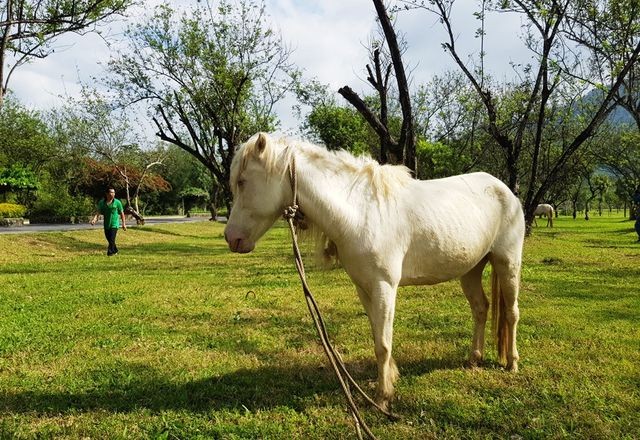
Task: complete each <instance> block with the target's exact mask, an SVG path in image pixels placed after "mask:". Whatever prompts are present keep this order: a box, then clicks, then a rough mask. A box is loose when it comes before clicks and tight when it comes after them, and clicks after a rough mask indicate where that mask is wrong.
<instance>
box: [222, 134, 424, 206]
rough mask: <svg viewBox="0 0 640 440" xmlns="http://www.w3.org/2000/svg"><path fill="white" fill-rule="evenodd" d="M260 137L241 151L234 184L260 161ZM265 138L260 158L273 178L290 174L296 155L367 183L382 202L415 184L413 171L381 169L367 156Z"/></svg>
mask: <svg viewBox="0 0 640 440" xmlns="http://www.w3.org/2000/svg"><path fill="white" fill-rule="evenodd" d="M259 135H260V133H258V134H256V135H254V136H252V137H251V139H249V140H248V141H247V142H246V143H245V144H243V145H242V146H241V148H240V149H239V150H238V153H240V158H237V159H239V161H236V160H235V159H234V163H238V165H239V169H237V170H235V171H236V172H235V173H234V170H232V179H231V180H232V184H233V182H234V179H233V176H234V175H235V176H236V177H237V176H238V175H239V173H241V172H242V170H243V169H244V168H245V166H246V163H247V161H248V160H249V158H251V157H252V156H253V157H258V154H256V149H257V140H258V136H259ZM262 135H263V136H266V139H267V142H266V146H265V147H264V150H263V151H262V152H261V153H260V155H259V156H260V160H261V162H262V163H263V165H264V167H265V169H266V170H267V173H268V174H270V175H283V174H284V173H285V172H287V169H288V168H287V166H288V165H289V164H290V163H291V158H292V156H293V155H295V156H296V157H302V158H304V159H306V160H307V161H308V162H310V163H313V164H314V166H315V167H316V168H317V169H321V170H324V171H325V172H332V173H336V174H343V173H344V174H350V175H351V176H352V177H353V181H354V182H359V181H361V180H363V179H364V180H365V181H366V182H368V183H369V184H370V185H371V187H372V189H373V191H374V193H375V194H376V196H377V197H378V198H379V199H384V198H387V197H389V196H390V195H391V194H393V193H394V192H396V191H397V190H398V189H399V188H402V187H404V186H405V185H406V184H407V183H409V182H410V181H411V180H412V177H411V174H410V173H409V169H408V168H406V167H404V166H397V165H380V164H379V163H378V162H376V161H375V160H374V159H372V158H371V157H370V156H367V155H361V156H354V155H353V154H351V153H350V152H348V151H346V150H336V151H329V150H327V149H326V148H325V147H323V146H319V145H315V144H312V143H310V142H306V141H302V140H296V139H291V138H288V137H271V136H269V135H265V134H262ZM232 168H233V166H232Z"/></svg>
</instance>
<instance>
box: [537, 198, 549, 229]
mask: <svg viewBox="0 0 640 440" xmlns="http://www.w3.org/2000/svg"><path fill="white" fill-rule="evenodd" d="M537 215H539V216H540V218H542V216H543V215H544V216H546V217H547V227H548V228H553V206H551V205H548V204H546V203H542V204H540V205H538V206H536V210H535V211H534V213H533V216H534V217H533V221H534V223H535V224H536V226H538V222H537V221H536V217H535V216H537Z"/></svg>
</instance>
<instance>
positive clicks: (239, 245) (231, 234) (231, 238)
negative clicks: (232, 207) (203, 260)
mask: <svg viewBox="0 0 640 440" xmlns="http://www.w3.org/2000/svg"><path fill="white" fill-rule="evenodd" d="M224 239H225V240H226V241H227V243H228V244H229V249H230V250H231V252H238V253H240V254H246V253H249V252H251V251H252V250H253V249H254V248H255V247H256V244H255V243H254V242H252V241H249V240H247V239H246V238H245V237H243V235H242V234H241V233H239V232H238V231H235V230H234V228H229V227H227V228H225V230H224Z"/></svg>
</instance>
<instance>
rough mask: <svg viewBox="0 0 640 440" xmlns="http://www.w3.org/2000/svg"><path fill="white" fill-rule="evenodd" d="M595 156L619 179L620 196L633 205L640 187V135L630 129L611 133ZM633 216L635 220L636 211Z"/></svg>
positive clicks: (594, 152) (594, 153) (594, 151)
mask: <svg viewBox="0 0 640 440" xmlns="http://www.w3.org/2000/svg"><path fill="white" fill-rule="evenodd" d="M593 155H594V156H595V157H596V159H597V160H598V161H599V163H600V164H602V165H603V166H604V167H605V168H606V169H607V170H608V171H609V172H611V173H613V174H614V175H615V176H616V177H617V178H618V184H617V186H618V195H619V196H620V197H621V198H622V199H623V200H625V201H627V203H628V204H629V205H632V200H633V194H634V192H635V190H636V188H639V187H640V133H639V132H638V131H637V130H635V129H630V128H626V129H625V128H623V129H620V130H617V131H611V132H609V136H608V137H607V139H606V141H603V142H602V143H601V144H600V146H599V148H597V149H594V150H593ZM631 215H632V218H635V217H634V215H635V211H634V210H631Z"/></svg>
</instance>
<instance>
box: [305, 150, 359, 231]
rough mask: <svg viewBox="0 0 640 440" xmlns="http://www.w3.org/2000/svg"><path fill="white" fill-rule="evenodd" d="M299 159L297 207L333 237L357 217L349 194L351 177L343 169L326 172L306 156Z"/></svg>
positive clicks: (354, 222)
mask: <svg viewBox="0 0 640 440" xmlns="http://www.w3.org/2000/svg"><path fill="white" fill-rule="evenodd" d="M299 162H300V163H299V164H296V166H297V167H298V171H297V179H298V204H299V205H300V209H301V210H302V212H303V213H304V215H305V217H307V218H308V219H309V220H310V221H311V222H312V223H314V224H315V225H316V226H317V227H318V228H319V229H320V230H321V231H322V232H324V233H325V234H326V235H327V236H328V237H329V238H331V239H333V240H337V239H338V238H339V237H341V236H344V234H345V233H347V231H349V230H351V229H353V226H354V225H357V224H358V223H359V222H360V221H361V217H362V216H361V213H360V212H359V209H358V206H357V205H354V201H353V198H352V197H349V193H350V192H351V191H350V188H351V186H352V185H353V177H351V176H349V175H348V174H344V173H343V174H332V175H330V176H329V175H327V174H326V173H323V172H322V171H321V170H319V169H318V167H317V166H314V164H312V163H308V162H307V161H306V159H303V160H299Z"/></svg>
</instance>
